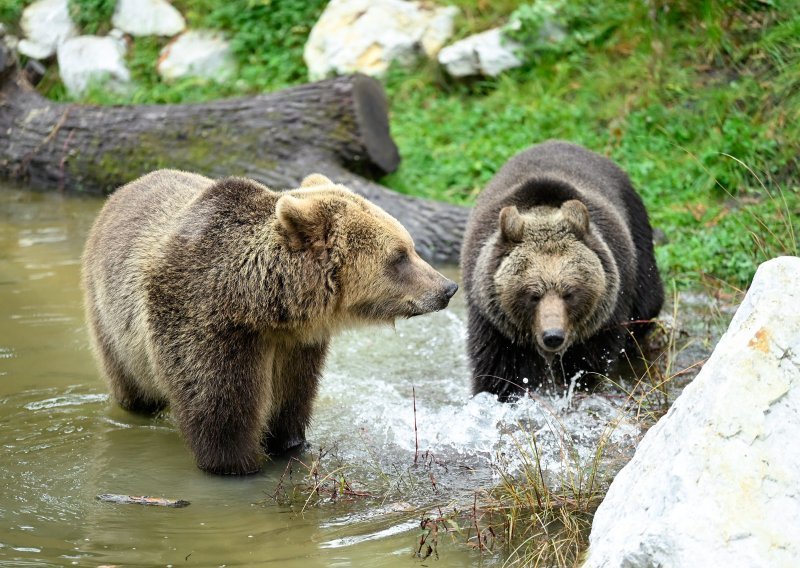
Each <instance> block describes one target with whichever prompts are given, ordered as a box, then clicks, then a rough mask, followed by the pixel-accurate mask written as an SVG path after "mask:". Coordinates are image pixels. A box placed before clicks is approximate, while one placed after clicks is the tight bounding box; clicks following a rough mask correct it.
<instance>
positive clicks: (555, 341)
mask: <svg viewBox="0 0 800 568" xmlns="http://www.w3.org/2000/svg"><path fill="white" fill-rule="evenodd" d="M542 342H543V343H544V345H545V347H547V348H548V349H558V348H559V347H561V346H562V345H563V344H564V331H563V330H561V329H546V330H545V331H544V333H542Z"/></svg>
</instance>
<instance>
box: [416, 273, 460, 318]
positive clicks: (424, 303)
mask: <svg viewBox="0 0 800 568" xmlns="http://www.w3.org/2000/svg"><path fill="white" fill-rule="evenodd" d="M441 278H442V280H444V282H443V284H442V285H440V286H437V287H436V288H434V289H433V290H429V291H427V292H426V293H424V294H423V295H422V297H420V298H419V299H418V300H417V301H414V302H412V303H413V305H414V308H415V311H416V313H414V314H413V315H417V316H418V315H422V314H428V313H430V312H438V311H439V310H443V309H445V308H446V307H447V305H448V304H449V303H450V298H452V297H453V295H455V293H456V292H457V291H458V284H456V283H455V282H453V281H452V280H449V279H447V278H445V277H444V276H442V277H441Z"/></svg>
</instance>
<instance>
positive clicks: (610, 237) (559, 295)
mask: <svg viewBox="0 0 800 568" xmlns="http://www.w3.org/2000/svg"><path fill="white" fill-rule="evenodd" d="M461 267H462V272H463V286H464V290H465V292H466V300H467V309H468V329H467V349H468V354H469V358H470V363H471V367H472V387H473V392H474V393H479V392H484V391H485V392H489V393H493V394H496V395H498V398H499V399H500V400H509V399H512V398H515V397H518V396H520V395H523V394H524V393H525V392H526V391H528V390H529V389H530V390H533V389H537V388H541V387H543V386H551V385H552V386H555V387H556V388H557V389H561V388H563V387H564V386H566V385H569V384H570V382H571V380H572V379H573V378H574V377H576V376H581V375H584V374H585V375H589V376H596V374H606V373H608V372H609V371H610V370H611V369H612V367H613V363H615V362H616V361H617V360H618V359H619V356H620V352H621V350H622V349H624V348H625V346H626V340H627V339H631V340H632V342H633V341H638V340H640V339H641V337H642V336H643V335H644V334H645V333H646V332H647V331H648V329H649V325H650V324H649V323H648V322H649V320H651V319H652V318H654V317H656V316H657V315H658V313H659V311H660V310H661V305H662V303H663V299H664V291H663V286H662V284H661V279H660V277H659V273H658V268H657V266H656V261H655V256H654V254H653V234H652V229H651V227H650V222H649V220H648V217H647V212H646V210H645V208H644V205H643V203H642V200H641V198H640V197H639V195H638V194H637V193H636V192H635V191H634V189H633V186H632V185H631V182H630V180H629V179H628V176H627V175H626V174H625V173H624V172H623V171H622V170H621V169H620V168H619V167H617V166H616V165H615V164H614V163H613V162H611V161H610V160H608V159H606V158H604V157H603V156H600V155H598V154H595V153H594V152H591V151H589V150H587V149H585V148H582V147H580V146H577V145H574V144H570V143H568V142H561V141H548V142H544V143H542V144H539V145H535V146H533V147H531V148H529V149H527V150H525V151H523V152H521V153H520V154H518V155H516V156H515V157H513V158H512V159H511V160H509V161H508V162H507V163H506V164H505V165H504V166H503V167H502V168H501V169H500V171H498V172H497V174H496V175H495V176H494V177H493V178H492V179H491V180H490V181H489V183H488V184H487V186H486V187H485V189H484V190H483V191H482V192H481V194H480V195H479V196H478V199H477V203H476V205H475V208H474V210H473V211H472V214H471V216H470V219H469V221H468V224H467V229H466V235H465V239H464V244H463V246H462V250H461ZM587 382H588V380H587V381H585V382H583V384H586V383H587Z"/></svg>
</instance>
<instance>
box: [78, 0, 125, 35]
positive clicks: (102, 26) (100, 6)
mask: <svg viewBox="0 0 800 568" xmlns="http://www.w3.org/2000/svg"><path fill="white" fill-rule="evenodd" d="M116 5H117V0H69V2H68V6H69V15H70V17H71V18H72V21H73V22H75V25H76V26H78V29H80V30H81V31H82V32H83V33H85V34H103V33H106V32H108V31H109V30H110V29H111V16H113V15H114V7H115V6H116Z"/></svg>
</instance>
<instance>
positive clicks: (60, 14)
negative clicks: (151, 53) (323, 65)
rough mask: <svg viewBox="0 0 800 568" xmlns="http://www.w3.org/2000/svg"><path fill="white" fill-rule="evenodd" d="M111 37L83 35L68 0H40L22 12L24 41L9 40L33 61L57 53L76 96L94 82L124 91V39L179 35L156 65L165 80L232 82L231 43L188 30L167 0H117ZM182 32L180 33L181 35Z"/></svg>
mask: <svg viewBox="0 0 800 568" xmlns="http://www.w3.org/2000/svg"><path fill="white" fill-rule="evenodd" d="M111 24H112V25H113V26H114V29H113V30H112V31H111V33H109V34H108V35H107V36H102V37H101V36H92V35H85V36H79V35H78V29H77V27H76V26H75V24H74V22H73V21H72V20H71V18H70V16H69V9H68V0H37V1H36V2H34V3H33V4H31V5H30V6H28V7H27V8H25V10H24V11H23V13H22V19H21V21H20V27H21V29H22V32H23V34H24V38H23V39H21V40H19V41H16V40H15V38H9V37H6V38H5V41H6V43H7V44H8V45H14V46H16V49H17V50H18V51H19V53H21V54H23V55H25V56H27V57H30V58H32V59H38V60H44V59H48V58H50V57H52V56H53V55H57V60H58V67H59V74H60V76H61V80H62V81H63V82H64V85H65V86H66V88H67V91H68V92H69V93H70V94H71V95H72V96H80V95H81V94H82V93H84V92H85V91H86V89H87V88H88V87H89V85H91V84H92V83H95V82H101V83H102V84H103V85H104V87H107V88H111V89H124V88H126V86H127V85H128V84H129V83H130V80H131V77H130V72H129V71H128V68H127V66H126V64H125V52H126V51H127V41H126V36H133V37H141V36H165V37H173V36H177V37H176V38H175V40H173V41H172V42H171V43H170V44H169V45H167V46H166V47H165V48H164V49H163V50H162V52H161V56H160V58H159V60H158V62H153V64H154V65H156V64H157V69H158V72H159V74H160V75H161V76H162V77H164V78H165V79H176V78H179V77H187V76H191V77H204V78H208V79H214V80H217V81H225V80H228V79H230V78H231V77H232V76H233V75H234V73H235V69H236V66H235V62H234V60H233V55H232V52H231V49H230V46H229V45H228V42H227V41H225V39H224V38H223V37H222V36H221V35H220V34H217V33H213V32H207V31H203V30H191V31H185V30H186V21H185V20H184V18H183V16H182V15H181V13H180V12H179V11H178V10H176V9H175V8H174V7H173V6H172V5H171V4H170V3H169V2H167V1H166V0H117V3H116V6H115V9H114V15H113V16H112V19H111ZM179 34H180V35H179Z"/></svg>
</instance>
